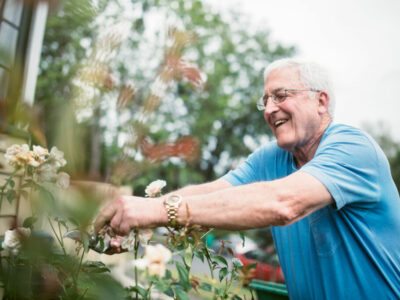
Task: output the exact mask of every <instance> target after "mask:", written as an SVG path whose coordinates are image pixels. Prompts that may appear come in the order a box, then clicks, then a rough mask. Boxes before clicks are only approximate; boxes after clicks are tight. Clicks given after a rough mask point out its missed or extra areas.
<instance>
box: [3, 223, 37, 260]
mask: <svg viewBox="0 0 400 300" xmlns="http://www.w3.org/2000/svg"><path fill="white" fill-rule="evenodd" d="M30 235H31V230H30V229H29V228H24V227H19V228H16V229H13V230H7V231H6V233H5V234H4V241H3V243H2V244H1V246H2V248H3V249H4V250H8V251H9V252H10V253H11V254H12V255H17V254H18V253H19V250H20V249H21V246H22V244H21V238H22V237H24V238H27V237H29V236H30Z"/></svg>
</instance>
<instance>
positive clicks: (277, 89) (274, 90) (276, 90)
mask: <svg viewBox="0 0 400 300" xmlns="http://www.w3.org/2000/svg"><path fill="white" fill-rule="evenodd" d="M284 89H285V88H283V87H280V88H276V89H273V90H272V91H271V94H274V93H276V92H280V91H283V90H284ZM265 95H267V94H265Z"/></svg>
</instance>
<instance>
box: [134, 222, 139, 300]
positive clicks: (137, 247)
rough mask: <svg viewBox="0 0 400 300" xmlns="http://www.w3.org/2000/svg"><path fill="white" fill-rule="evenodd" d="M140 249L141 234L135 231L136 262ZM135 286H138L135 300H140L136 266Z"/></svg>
mask: <svg viewBox="0 0 400 300" xmlns="http://www.w3.org/2000/svg"><path fill="white" fill-rule="evenodd" d="M138 249H139V232H138V231H137V229H135V248H134V251H135V261H136V260H137V257H138ZM135 286H136V294H135V299H136V300H137V299H139V295H138V286H139V283H138V270H137V267H136V265H135Z"/></svg>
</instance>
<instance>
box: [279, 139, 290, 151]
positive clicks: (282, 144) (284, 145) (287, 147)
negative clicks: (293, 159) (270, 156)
mask: <svg viewBox="0 0 400 300" xmlns="http://www.w3.org/2000/svg"><path fill="white" fill-rule="evenodd" d="M276 141H277V143H278V147H279V148H282V149H284V150H286V151H291V149H292V148H293V147H292V145H293V144H292V143H290V142H289V141H288V140H286V139H283V138H277V140H276Z"/></svg>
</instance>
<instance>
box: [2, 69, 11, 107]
mask: <svg viewBox="0 0 400 300" xmlns="http://www.w3.org/2000/svg"><path fill="white" fill-rule="evenodd" d="M8 77H9V72H8V71H7V70H5V69H3V68H0V101H4V100H5V99H6V96H7V91H8Z"/></svg>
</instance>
